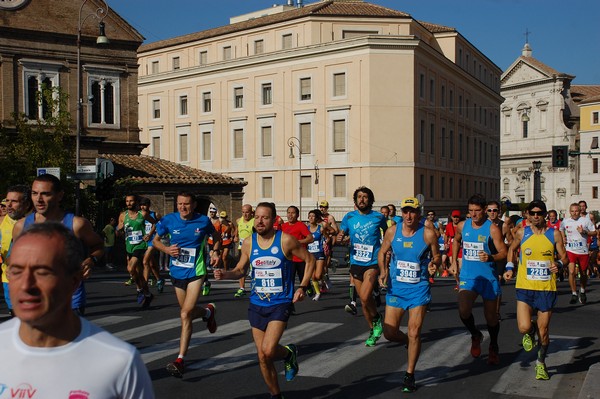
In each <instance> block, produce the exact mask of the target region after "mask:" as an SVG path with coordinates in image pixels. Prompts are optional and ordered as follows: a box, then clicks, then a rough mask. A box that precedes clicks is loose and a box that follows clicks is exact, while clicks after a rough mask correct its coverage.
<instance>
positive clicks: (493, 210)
mask: <svg viewBox="0 0 600 399" xmlns="http://www.w3.org/2000/svg"><path fill="white" fill-rule="evenodd" d="M487 211H488V213H492V212H498V208H493V209H488V210H487Z"/></svg>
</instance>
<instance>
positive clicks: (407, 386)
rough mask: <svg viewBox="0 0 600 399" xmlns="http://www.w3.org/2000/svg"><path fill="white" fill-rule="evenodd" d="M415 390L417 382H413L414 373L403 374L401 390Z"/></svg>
mask: <svg viewBox="0 0 600 399" xmlns="http://www.w3.org/2000/svg"><path fill="white" fill-rule="evenodd" d="M416 390H417V383H416V382H415V376H414V374H408V373H406V374H404V379H403V380H402V392H414V391H416Z"/></svg>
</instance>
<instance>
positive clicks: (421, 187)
mask: <svg viewBox="0 0 600 399" xmlns="http://www.w3.org/2000/svg"><path fill="white" fill-rule="evenodd" d="M419 192H420V193H423V195H425V175H423V174H421V175H419Z"/></svg>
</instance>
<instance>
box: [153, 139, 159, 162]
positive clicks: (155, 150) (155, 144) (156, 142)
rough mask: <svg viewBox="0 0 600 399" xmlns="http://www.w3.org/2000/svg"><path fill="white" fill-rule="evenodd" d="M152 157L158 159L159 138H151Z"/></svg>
mask: <svg viewBox="0 0 600 399" xmlns="http://www.w3.org/2000/svg"><path fill="white" fill-rule="evenodd" d="M152 156H153V157H155V158H160V137H152Z"/></svg>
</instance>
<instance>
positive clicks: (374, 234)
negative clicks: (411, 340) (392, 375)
mask: <svg viewBox="0 0 600 399" xmlns="http://www.w3.org/2000/svg"><path fill="white" fill-rule="evenodd" d="M353 197H354V205H355V206H356V210H355V211H352V212H349V213H347V214H346V216H344V219H342V224H341V225H340V232H339V234H338V235H337V241H338V242H342V240H343V239H344V236H345V235H348V236H349V237H350V275H351V276H352V278H353V280H354V285H355V287H356V291H357V292H358V295H359V297H360V300H361V302H362V306H363V314H364V316H365V319H366V320H367V323H368V324H369V328H370V329H371V332H370V334H369V338H368V339H367V341H366V343H365V345H366V346H375V344H376V343H377V340H378V339H379V338H380V337H381V334H382V333H383V326H382V323H381V322H382V320H381V315H380V314H379V312H378V311H377V306H376V304H375V299H374V297H373V289H374V288H375V284H376V283H377V276H378V274H379V266H378V265H377V256H378V254H379V249H380V247H381V232H382V231H383V232H384V233H385V231H386V230H387V227H388V226H387V220H386V218H385V217H384V216H383V215H382V214H381V213H379V212H375V211H373V203H374V202H375V195H374V194H373V191H371V189H369V188H367V187H364V186H363V187H359V188H357V189H356V190H355V191H354V195H353Z"/></svg>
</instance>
